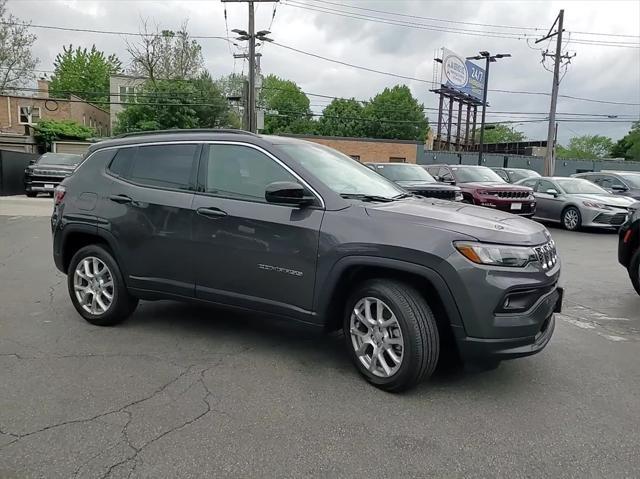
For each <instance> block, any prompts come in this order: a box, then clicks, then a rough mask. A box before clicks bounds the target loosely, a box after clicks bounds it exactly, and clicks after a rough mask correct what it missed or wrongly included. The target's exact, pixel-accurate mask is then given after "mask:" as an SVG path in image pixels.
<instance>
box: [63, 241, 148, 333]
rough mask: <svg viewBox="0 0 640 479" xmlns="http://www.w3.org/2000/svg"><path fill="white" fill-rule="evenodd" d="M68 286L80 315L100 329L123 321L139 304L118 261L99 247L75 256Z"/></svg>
mask: <svg viewBox="0 0 640 479" xmlns="http://www.w3.org/2000/svg"><path fill="white" fill-rule="evenodd" d="M67 286H68V289H69V295H70V296H71V301H72V302H73V306H74V307H75V308H76V310H77V311H78V313H80V315H81V316H82V317H83V318H84V319H86V320H87V321H88V322H90V323H91V324H95V325H98V326H112V325H114V324H117V323H120V322H122V321H124V320H125V319H126V318H127V317H128V316H129V315H130V314H131V313H133V311H134V310H135V309H136V306H137V305H138V300H137V299H136V298H134V297H132V296H131V295H130V294H129V292H128V291H127V288H126V285H125V283H124V280H123V278H122V273H121V272H120V268H119V267H118V264H117V263H116V261H115V259H114V258H113V256H112V255H111V254H110V253H109V252H108V251H107V250H106V249H105V248H104V247H102V246H100V245H90V246H85V247H84V248H81V249H80V250H78V251H77V252H76V254H74V255H73V258H71V263H70V264H69V269H68V271H67Z"/></svg>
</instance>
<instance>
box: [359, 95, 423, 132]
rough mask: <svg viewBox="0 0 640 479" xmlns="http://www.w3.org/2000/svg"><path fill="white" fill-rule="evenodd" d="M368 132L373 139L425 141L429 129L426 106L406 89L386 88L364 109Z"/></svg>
mask: <svg viewBox="0 0 640 479" xmlns="http://www.w3.org/2000/svg"><path fill="white" fill-rule="evenodd" d="M363 116H364V117H365V118H366V119H367V120H368V121H366V132H367V135H366V136H369V137H371V138H393V139H399V140H419V141H424V140H425V138H426V135H427V131H428V129H429V126H428V120H427V117H426V116H425V114H424V105H422V104H421V103H419V102H418V100H417V99H416V98H414V97H413V95H412V94H411V90H410V89H409V87H408V86H406V85H396V86H394V87H393V88H385V89H384V91H382V92H381V93H378V94H377V95H376V96H375V97H373V98H372V99H371V101H370V102H369V103H368V104H367V105H366V106H365V107H364V110H363Z"/></svg>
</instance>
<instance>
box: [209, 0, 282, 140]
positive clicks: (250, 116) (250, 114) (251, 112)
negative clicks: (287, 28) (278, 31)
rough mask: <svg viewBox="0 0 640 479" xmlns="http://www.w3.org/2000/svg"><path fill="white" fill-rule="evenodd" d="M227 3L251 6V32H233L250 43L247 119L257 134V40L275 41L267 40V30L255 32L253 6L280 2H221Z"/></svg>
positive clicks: (259, 0)
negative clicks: (259, 3) (260, 3)
mask: <svg viewBox="0 0 640 479" xmlns="http://www.w3.org/2000/svg"><path fill="white" fill-rule="evenodd" d="M221 1H222V2H223V3H225V2H235V3H247V4H248V6H249V31H248V32H246V31H244V30H239V29H234V30H231V31H232V32H234V33H237V34H238V35H239V36H238V37H237V39H238V40H243V41H249V58H248V59H249V91H248V92H247V98H246V100H247V105H246V110H247V114H246V118H247V130H248V131H250V132H252V133H256V132H257V116H256V96H257V95H256V39H258V40H260V41H262V42H272V41H273V40H272V39H270V38H267V35H268V34H269V33H271V32H269V31H267V30H261V31H259V32H257V33H256V31H255V14H254V9H253V4H254V3H255V2H278V1H279V0H221Z"/></svg>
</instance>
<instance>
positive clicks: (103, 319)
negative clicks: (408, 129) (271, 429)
mask: <svg viewBox="0 0 640 479" xmlns="http://www.w3.org/2000/svg"><path fill="white" fill-rule="evenodd" d="M54 204H55V206H54V211H53V215H52V217H51V227H52V231H53V255H54V260H55V264H56V266H57V267H58V269H60V270H61V271H62V272H64V273H66V274H67V278H68V289H69V294H70V298H71V301H72V302H73V305H74V306H75V308H76V310H77V311H78V312H79V313H80V315H81V316H83V317H84V318H85V319H86V320H87V321H89V322H91V323H93V324H97V325H102V326H107V325H113V324H116V323H118V322H120V321H122V320H124V319H125V318H126V317H127V316H129V315H130V314H131V313H132V312H133V311H134V309H135V308H136V306H137V304H138V300H140V299H142V300H155V299H177V300H195V301H205V302H210V303H213V304H218V305H224V306H226V307H232V308H239V309H242V310H245V311H247V310H248V311H254V312H259V313H262V314H269V315H276V316H279V317H283V318H288V319H290V320H295V321H300V322H303V323H307V324H309V325H313V326H317V327H319V328H323V329H325V330H327V331H332V330H338V329H343V330H344V336H345V339H346V346H347V349H348V351H349V354H350V356H351V358H352V359H353V362H354V364H355V365H356V367H357V368H358V370H359V371H360V373H361V374H362V375H363V376H364V377H365V378H366V379H367V380H368V381H370V382H371V383H373V384H374V385H375V386H377V387H380V388H382V389H385V390H389V391H400V390H403V389H407V388H409V387H412V386H414V385H415V384H417V383H418V382H419V381H420V380H422V379H423V378H426V377H428V376H429V375H430V374H431V373H432V372H433V370H434V368H435V367H436V364H437V363H438V359H439V357H440V356H441V353H445V352H446V353H448V352H450V351H454V350H455V351H456V352H458V353H459V355H460V356H461V358H462V359H463V360H465V361H470V362H473V363H479V362H482V363H489V364H494V365H495V364H497V362H498V361H499V360H501V359H508V358H516V357H520V356H527V355H530V354H534V353H536V352H538V351H540V350H542V349H543V348H544V347H545V345H546V344H547V343H548V342H549V339H550V338H551V335H552V332H553V328H554V314H553V313H554V312H556V311H559V309H560V306H561V303H562V289H561V288H559V287H558V277H559V275H560V262H559V260H558V258H557V255H556V249H555V246H554V243H553V241H552V240H551V237H550V235H549V233H548V232H547V230H546V229H545V228H544V227H543V226H541V225H539V224H537V223H534V222H532V221H529V220H527V219H524V218H520V217H517V216H515V215H511V214H508V213H503V212H501V211H495V210H490V209H488V208H481V207H476V206H472V205H466V204H459V203H454V202H450V201H444V200H438V199H427V198H419V197H415V196H413V195H410V194H407V193H406V192H405V191H404V190H402V189H401V188H399V187H398V186H396V185H395V184H394V183H392V182H391V181H389V180H387V179H385V178H384V177H382V176H381V175H378V174H377V173H375V172H373V171H371V170H370V169H369V168H367V167H366V166H364V165H362V164H360V163H358V162H357V161H355V160H352V159H351V158H349V157H347V156H346V155H343V154H341V153H338V152H337V151H335V150H332V149H330V148H327V147H324V146H321V145H318V144H314V143H309V142H306V141H302V140H298V139H291V138H282V137H273V136H258V135H253V134H249V133H246V132H240V131H233V130H229V131H216V130H213V131H188V130H183V131H170V132H154V133H147V134H137V135H130V136H124V137H120V138H116V139H112V140H108V141H104V142H101V143H98V144H95V145H93V146H91V148H90V150H89V152H88V153H87V155H86V159H85V160H84V161H83V163H81V165H80V166H79V167H78V168H77V170H76V171H75V173H74V174H73V175H72V176H70V177H69V178H67V179H65V180H64V181H63V182H62V184H61V185H60V186H59V187H58V188H57V189H56V192H55V199H54Z"/></svg>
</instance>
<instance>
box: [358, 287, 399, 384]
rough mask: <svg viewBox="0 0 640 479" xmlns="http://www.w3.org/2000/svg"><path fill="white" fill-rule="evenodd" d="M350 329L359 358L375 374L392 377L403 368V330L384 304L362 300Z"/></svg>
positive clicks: (359, 302)
mask: <svg viewBox="0 0 640 479" xmlns="http://www.w3.org/2000/svg"><path fill="white" fill-rule="evenodd" d="M349 329H350V334H351V343H352V345H353V349H354V350H355V353H356V356H357V357H358V360H359V361H360V363H362V365H363V366H364V367H365V368H366V369H367V370H368V371H369V372H370V373H371V374H373V375H374V376H378V377H382V378H388V377H391V376H393V375H394V374H395V373H396V372H397V371H398V369H400V366H401V365H402V358H403V356H404V341H403V338H402V329H401V328H400V324H399V323H398V319H397V318H396V315H395V314H394V312H393V311H392V310H391V308H390V307H389V306H388V305H387V304H386V303H385V302H384V301H382V300H380V299H378V298H374V297H366V298H362V299H360V300H359V301H358V302H357V303H356V305H355V306H354V308H353V311H352V313H351V319H350V328H349Z"/></svg>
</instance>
